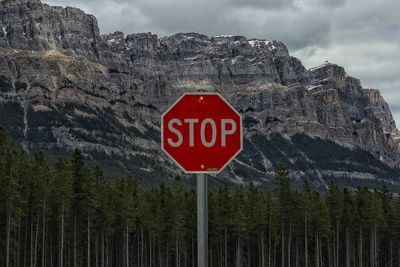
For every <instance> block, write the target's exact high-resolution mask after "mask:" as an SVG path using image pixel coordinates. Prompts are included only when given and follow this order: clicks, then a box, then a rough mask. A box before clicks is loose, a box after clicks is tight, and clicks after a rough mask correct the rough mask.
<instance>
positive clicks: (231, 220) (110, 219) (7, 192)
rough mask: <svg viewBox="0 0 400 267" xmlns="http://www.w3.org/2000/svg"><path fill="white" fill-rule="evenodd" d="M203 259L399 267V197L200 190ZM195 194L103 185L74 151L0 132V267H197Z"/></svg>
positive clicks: (279, 175) (125, 183)
mask: <svg viewBox="0 0 400 267" xmlns="http://www.w3.org/2000/svg"><path fill="white" fill-rule="evenodd" d="M209 230H210V233H209V250H210V251H209V261H210V266H223V267H228V266H287V267H298V266H316V267H323V266H332V267H339V266H346V267H350V266H367V267H368V266H371V267H377V266H390V267H393V266H400V202H399V200H398V199H396V198H394V197H393V195H392V193H391V192H389V191H388V190H386V189H385V188H384V189H382V190H376V191H371V190H368V189H366V188H359V189H358V190H356V191H354V192H353V191H349V190H347V189H339V188H338V187H337V186H335V185H331V186H330V187H329V189H328V190H327V192H326V194H324V195H321V194H320V193H318V192H316V191H314V190H313V189H312V188H311V186H310V185H309V184H308V183H307V182H305V183H304V188H303V189H302V190H294V189H293V188H292V187H291V183H290V179H289V178H288V173H287V171H286V170H285V169H284V168H283V167H278V168H277V170H276V189H275V190H274V191H273V192H264V191H261V190H259V189H258V188H257V187H256V186H253V185H251V184H250V185H248V186H241V185H239V186H237V187H236V188H235V189H230V188H228V187H227V186H225V187H221V188H216V189H213V190H211V192H210V195H209ZM196 249H197V248H196V192H195V191H194V190H191V189H188V188H186V187H184V186H183V185H182V184H181V183H179V181H176V182H175V184H174V185H172V186H165V185H161V186H159V187H154V188H151V189H146V188H143V187H141V186H140V184H139V183H138V181H137V180H136V179H135V178H132V177H125V178H119V179H117V180H116V181H115V182H112V183H111V182H109V181H107V180H106V179H105V178H104V176H103V173H102V171H101V169H99V168H94V169H91V168H88V167H87V166H86V165H85V163H84V159H83V156H82V154H81V153H80V152H79V151H75V152H74V154H73V156H72V157H71V158H70V159H59V160H58V161H57V163H56V164H55V165H54V166H53V167H50V166H49V164H48V162H47V161H46V160H45V157H44V155H43V154H42V153H40V152H39V153H36V154H35V155H34V156H33V157H32V158H29V157H28V156H27V155H26V154H24V153H23V152H21V151H18V150H16V149H15V148H14V147H13V145H12V143H11V142H10V140H9V139H8V138H7V136H6V134H5V132H4V131H3V130H0V266H6V267H9V266H13V267H19V266H30V267H39V266H40V267H45V266H61V267H64V266H74V267H76V266H93V267H105V266H196Z"/></svg>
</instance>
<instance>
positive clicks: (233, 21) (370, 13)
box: [43, 0, 400, 126]
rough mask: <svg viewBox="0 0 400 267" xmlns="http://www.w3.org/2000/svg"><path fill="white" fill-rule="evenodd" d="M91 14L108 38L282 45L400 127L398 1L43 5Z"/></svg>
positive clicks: (166, 0)
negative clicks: (326, 68) (370, 99)
mask: <svg viewBox="0 0 400 267" xmlns="http://www.w3.org/2000/svg"><path fill="white" fill-rule="evenodd" d="M43 2H46V3H48V4H52V5H62V6H66V5H69V6H75V7H79V8H81V9H83V10H84V11H86V12H88V13H91V14H94V15H95V16H96V17H97V18H98V20H99V24H100V28H101V31H102V32H103V33H107V32H113V31H117V30H120V31H123V32H125V33H134V32H153V33H157V34H158V35H159V36H164V35H170V34H173V33H177V32H200V33H204V34H207V35H211V36H212V35H218V34H238V35H244V36H247V37H255V38H263V39H267V40H274V39H275V40H281V41H283V42H285V43H286V45H287V46H288V47H289V49H290V51H291V53H292V54H293V55H295V56H297V57H298V58H299V59H300V60H302V62H303V63H304V64H305V66H306V67H307V68H310V67H313V66H316V65H319V64H321V63H323V62H325V61H326V60H328V61H330V62H333V63H337V64H339V65H342V66H344V67H345V68H346V71H347V73H348V74H350V75H352V76H354V77H357V78H359V79H361V81H362V84H363V86H364V87H371V88H378V89H381V91H382V94H383V96H384V97H385V99H386V100H387V101H388V102H389V104H390V106H391V109H392V111H393V113H394V115H395V118H396V121H397V125H398V126H400V75H399V74H400V12H399V11H400V1H399V0H43Z"/></svg>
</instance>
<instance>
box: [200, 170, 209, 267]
mask: <svg viewBox="0 0 400 267" xmlns="http://www.w3.org/2000/svg"><path fill="white" fill-rule="evenodd" d="M207 210H208V195H207V177H206V174H204V173H199V174H197V257H198V260H197V261H198V266H201V267H206V266H207V265H208V260H207V259H208V212H207Z"/></svg>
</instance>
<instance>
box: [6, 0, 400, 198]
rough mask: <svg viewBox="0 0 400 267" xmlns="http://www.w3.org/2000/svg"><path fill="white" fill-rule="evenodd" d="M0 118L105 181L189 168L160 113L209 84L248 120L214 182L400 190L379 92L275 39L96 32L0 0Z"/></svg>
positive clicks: (399, 159)
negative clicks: (77, 158) (280, 179)
mask: <svg viewBox="0 0 400 267" xmlns="http://www.w3.org/2000/svg"><path fill="white" fill-rule="evenodd" d="M0 62H1V64H0V124H1V125H3V126H4V127H5V128H6V129H7V131H8V133H9V134H10V135H11V136H12V138H13V139H14V140H15V142H16V143H18V144H20V145H21V146H22V147H23V148H24V149H25V150H27V151H28V152H32V151H35V150H37V149H41V150H43V151H45V152H46V154H47V155H48V157H49V158H50V159H54V158H56V157H58V156H60V155H64V154H65V153H69V151H71V150H73V149H74V148H79V149H81V150H82V151H83V152H84V153H85V155H86V159H87V160H88V162H89V163H91V164H98V165H100V166H102V167H104V168H105V169H106V173H107V175H108V176H109V177H115V176H118V175H123V174H134V175H136V176H137V177H139V178H140V179H141V180H142V181H143V183H146V184H154V183H158V182H160V181H167V180H168V179H172V178H174V177H175V176H176V175H183V174H182V173H181V172H180V171H179V170H178V169H177V167H176V166H175V165H174V164H173V163H172V162H171V161H170V160H169V159H168V158H167V157H166V156H165V155H164V154H163V153H162V152H161V151H160V116H161V114H162V113H163V112H164V111H165V110H166V109H167V108H168V107H169V106H170V105H171V104H172V103H173V102H174V101H175V100H176V99H177V98H178V97H179V96H180V95H181V94H183V93H184V92H189V91H190V92H192V91H217V92H219V93H221V94H222V95H223V96H224V97H225V98H226V99H227V100H228V101H229V102H230V103H231V104H232V105H233V106H234V107H235V108H236V109H237V110H238V111H239V112H240V113H241V114H242V116H243V119H244V125H245V141H244V144H245V149H244V151H243V152H242V153H241V154H240V156H239V157H238V158H237V159H236V160H235V161H234V162H233V163H232V164H230V165H229V167H228V168H226V170H225V171H224V172H223V173H221V174H220V175H219V176H218V179H214V181H215V182H222V181H227V180H229V181H231V182H233V183H242V182H249V181H253V182H254V183H255V184H258V185H260V186H263V187H269V186H270V185H271V183H273V182H274V181H273V179H272V178H271V176H272V174H273V169H274V166H276V165H277V164H278V162H282V163H284V164H285V165H286V166H287V167H288V168H289V169H290V171H291V176H292V178H293V180H294V181H295V182H296V181H297V182H299V183H301V182H302V180H303V179H304V178H305V177H307V178H308V179H310V180H311V182H312V183H313V184H314V185H315V186H317V187H320V188H324V187H325V186H326V185H327V184H328V183H329V182H331V181H334V182H336V183H338V184H340V185H346V186H350V187H356V186H358V185H366V186H369V187H376V186H381V185H383V184H387V185H388V186H389V187H391V188H392V189H394V190H397V191H400V183H399V182H400V180H399V178H400V170H399V167H400V133H399V131H398V130H397V128H396V125H395V121H394V119H393V116H392V114H391V112H390V109H389V106H388V104H387V103H386V102H385V100H384V99H383V98H382V96H381V94H380V92H379V91H378V90H375V89H367V88H363V87H362V85H361V82H360V81H359V80H358V79H356V78H353V77H350V76H348V75H347V74H346V71H345V70H344V68H343V67H341V66H338V65H335V64H332V63H329V62H325V63H324V64H322V65H321V66H318V67H316V68H312V69H309V70H307V69H306V68H305V67H304V66H303V65H302V63H301V61H300V60H298V59H297V58H295V57H292V56H290V54H289V51H288V49H287V48H286V46H285V45H284V44H283V43H282V42H279V41H266V40H259V39H247V38H245V37H243V36H226V35H222V36H214V37H208V36H205V35H202V34H198V33H178V34H175V35H172V36H166V37H162V38H159V37H157V35H154V34H151V33H139V34H130V35H127V36H125V35H124V34H123V33H121V32H115V33H112V34H106V35H101V34H100V31H99V27H98V24H97V20H96V18H95V17H94V16H92V15H87V14H85V13H84V12H83V11H81V10H79V9H76V8H71V7H67V8H62V7H53V6H49V5H46V4H42V3H41V2H40V1H39V0H13V1H11V0H3V1H0Z"/></svg>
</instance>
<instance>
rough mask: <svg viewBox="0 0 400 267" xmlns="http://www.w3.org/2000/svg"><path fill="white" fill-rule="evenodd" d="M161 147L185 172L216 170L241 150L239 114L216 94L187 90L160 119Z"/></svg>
mask: <svg viewBox="0 0 400 267" xmlns="http://www.w3.org/2000/svg"><path fill="white" fill-rule="evenodd" d="M161 125H162V126H161V128H162V129H161V142H162V144H161V146H162V149H163V151H164V152H165V153H167V154H168V156H170V157H171V158H172V159H173V160H174V161H175V162H176V163H177V164H178V165H179V166H180V167H181V168H182V169H183V170H184V171H185V172H186V173H219V172H220V171H222V170H223V169H224V168H225V166H226V165H228V164H229V162H230V161H231V160H232V159H234V158H235V157H236V156H237V155H238V154H239V153H240V151H241V150H242V147H243V134H242V117H241V116H240V114H239V113H238V112H237V111H236V110H235V109H234V108H233V107H232V106H231V105H229V103H228V102H227V101H226V100H225V99H223V98H222V97H221V95H219V94H216V93H187V94H184V95H183V96H182V97H181V98H179V99H178V100H177V101H176V102H175V104H173V105H172V106H171V107H170V108H169V109H168V110H167V111H166V112H165V113H164V114H163V115H162V118H161Z"/></svg>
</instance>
